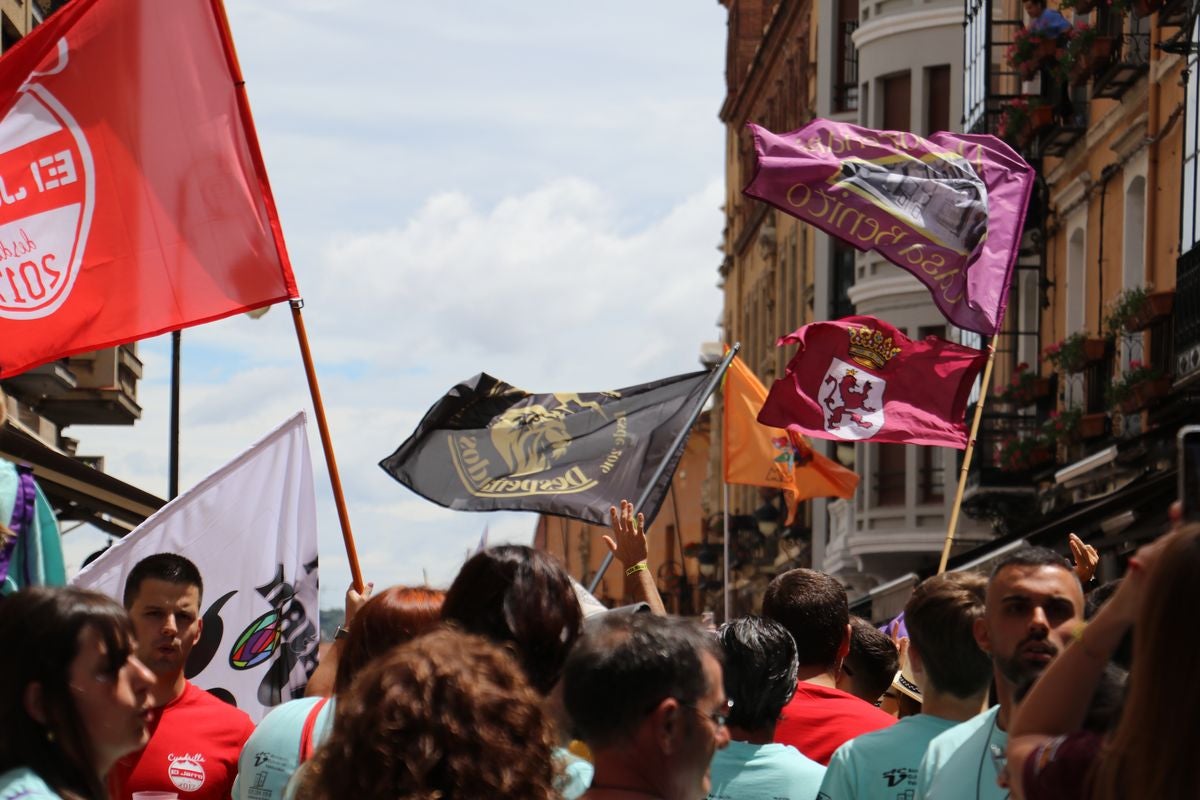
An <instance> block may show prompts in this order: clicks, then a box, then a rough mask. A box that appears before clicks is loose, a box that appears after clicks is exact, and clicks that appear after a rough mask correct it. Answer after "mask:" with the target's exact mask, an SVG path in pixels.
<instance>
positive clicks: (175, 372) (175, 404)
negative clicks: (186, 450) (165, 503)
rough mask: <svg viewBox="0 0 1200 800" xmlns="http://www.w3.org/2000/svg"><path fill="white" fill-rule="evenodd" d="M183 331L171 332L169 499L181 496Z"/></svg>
mask: <svg viewBox="0 0 1200 800" xmlns="http://www.w3.org/2000/svg"><path fill="white" fill-rule="evenodd" d="M182 343H183V333H182V331H172V332H171V433H170V440H171V441H170V445H169V447H168V456H167V493H168V494H167V499H168V500H174V499H175V498H176V497H178V496H179V383H180V374H179V373H180V369H179V354H180V350H182V349H183V345H182Z"/></svg>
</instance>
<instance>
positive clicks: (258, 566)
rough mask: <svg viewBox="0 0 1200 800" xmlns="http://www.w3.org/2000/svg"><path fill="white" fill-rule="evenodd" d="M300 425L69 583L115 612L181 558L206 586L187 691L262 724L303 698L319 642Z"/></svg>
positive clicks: (309, 488)
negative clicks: (164, 556) (151, 567)
mask: <svg viewBox="0 0 1200 800" xmlns="http://www.w3.org/2000/svg"><path fill="white" fill-rule="evenodd" d="M304 419H305V417H304V413H303V412H300V413H297V414H296V415H295V416H294V417H292V418H291V419H289V420H288V421H287V422H285V423H283V424H282V425H280V426H279V427H278V428H276V429H275V430H274V431H272V432H271V433H270V434H268V435H267V436H266V437H265V438H263V439H262V440H261V441H259V442H258V443H257V444H255V445H254V446H252V447H251V448H250V449H249V450H247V451H245V452H244V453H242V454H241V455H240V456H238V457H237V458H235V459H234V460H233V461H231V462H229V463H228V464H226V465H225V466H224V467H222V468H221V469H219V470H217V471H216V472H214V473H213V474H212V475H210V476H208V477H207V478H205V479H204V480H203V481H202V482H201V483H200V484H199V485H197V486H196V487H195V488H193V489H192V490H190V491H188V492H185V493H184V494H182V495H180V496H179V497H177V498H175V499H174V500H172V501H171V502H170V503H168V504H167V505H165V506H163V507H162V509H160V510H159V511H158V512H157V513H156V514H154V515H153V516H152V517H150V518H149V519H147V520H146V521H145V522H143V523H142V524H141V525H139V526H138V527H137V529H136V530H134V531H133V532H132V533H131V534H129V535H128V536H126V537H125V538H124V539H122V540H120V541H119V542H117V543H116V544H114V545H113V546H112V547H111V548H109V549H108V550H107V551H106V552H105V553H104V555H102V556H100V557H99V558H97V559H96V560H95V561H93V562H92V563H91V564H89V565H88V566H87V567H85V568H84V569H83V570H82V571H81V572H80V573H79V575H78V576H76V578H75V580H74V581H72V583H73V584H74V585H75V586H79V587H82V588H85V589H93V590H95V591H98V592H103V593H104V594H107V595H109V596H111V597H114V598H116V599H117V602H120V601H121V596H122V593H123V592H124V589H125V577H126V576H127V575H128V574H129V571H130V570H132V569H133V566H134V565H135V564H137V562H138V561H140V560H142V559H143V558H145V557H146V556H149V555H153V554H155V553H178V554H179V555H182V556H184V557H186V558H188V559H190V560H191V561H193V562H194V563H195V564H196V566H197V567H198V568H199V570H200V575H201V576H202V577H203V579H204V598H203V607H204V631H203V634H202V635H201V637H200V641H199V642H197V643H196V646H195V647H194V648H193V649H192V653H191V656H190V657H189V658H188V663H187V669H186V675H187V678H188V680H190V681H192V682H193V683H195V684H196V685H197V686H200V687H201V688H204V689H208V690H209V691H210V692H213V693H214V694H216V695H218V696H220V697H222V698H224V699H227V700H229V701H230V702H233V703H235V704H236V705H237V707H238V708H240V709H242V710H243V711H245V712H246V713H247V714H249V715H250V717H251V718H252V719H253V720H254V721H255V722H257V721H258V720H260V719H262V717H263V716H264V715H265V714H266V713H267V711H268V710H269V707H270V706H273V705H276V704H278V703H281V702H284V701H286V700H291V699H293V698H294V697H300V696H301V692H302V691H303V686H304V684H305V683H306V682H307V680H308V676H309V675H310V674H311V673H312V670H313V668H314V667H315V666H316V659H317V644H318V640H319V636H320V630H319V624H318V606H317V602H318V595H317V513H316V503H315V499H314V496H313V477H312V462H311V460H310V458H309V453H308V438H307V435H306V433H305V426H304Z"/></svg>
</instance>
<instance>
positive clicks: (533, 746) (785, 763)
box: [0, 503, 1200, 800]
mask: <svg viewBox="0 0 1200 800" xmlns="http://www.w3.org/2000/svg"><path fill="white" fill-rule="evenodd" d="M640 522H641V521H640V518H638V517H635V515H634V513H633V509H632V507H630V506H629V505H628V504H627V503H622V505H621V507H620V509H616V508H614V509H613V513H612V530H613V535H612V537H607V543H608V546H609V547H610V549H611V550H612V551H613V552H614V553H615V554H616V556H617V558H618V559H619V560H621V561H622V562H624V564H625V566H626V568H627V569H632V573H630V574H637V573H639V572H646V570H644V569H642V570H639V569H637V567H638V565H639V564H644V562H645V559H646V547H645V538H644V533H643V528H642V526H641V524H640ZM1071 547H1072V552H1073V553H1074V554H1075V556H1076V561H1077V563H1076V564H1075V565H1072V564H1071V563H1070V562H1069V561H1068V560H1067V559H1065V558H1063V557H1062V556H1060V555H1059V554H1057V553H1055V552H1053V551H1051V550H1047V549H1043V548H1037V547H1028V546H1027V547H1023V548H1021V549H1019V550H1016V551H1014V552H1011V553H1009V554H1007V555H1005V556H1003V558H1002V559H1001V560H999V561H998V563H996V564H995V565H994V566H993V568H992V571H991V574H990V575H988V576H985V575H982V574H978V573H973V572H958V573H950V574H946V575H938V576H935V577H931V578H928V579H926V580H925V581H923V582H922V583H920V584H919V585H918V586H917V587H916V588H915V590H914V591H913V593H912V596H911V597H910V598H909V600H908V602H907V604H906V606H905V608H904V612H903V614H902V615H901V617H900V618H897V619H896V620H894V621H892V622H891V623H890V624H888V625H886V626H885V627H884V628H883V629H882V630H881V629H879V628H877V627H875V626H874V625H872V624H870V623H869V622H867V621H865V620H859V619H852V618H851V616H850V614H849V611H848V604H847V596H846V592H845V590H844V588H843V587H842V586H841V584H840V583H838V581H837V580H835V579H834V578H832V577H830V576H829V575H825V574H823V573H820V572H816V571H813V570H808V569H793V570H790V571H787V572H784V573H782V574H780V575H778V576H777V577H776V578H775V579H774V580H773V581H772V582H771V584H770V585H769V587H768V588H767V591H766V594H765V596H764V598H763V603H762V609H761V615H752V616H746V617H741V618H738V619H733V620H729V621H727V622H726V623H725V624H723V625H722V626H720V627H719V628H718V629H715V630H713V629H707V628H705V627H703V626H701V625H700V624H699V623H698V622H696V621H694V620H691V619H686V618H680V617H673V616H669V615H667V614H665V613H664V612H663V611H662V608H663V607H662V603H661V599H660V598H658V597H657V596H656V593H655V590H654V587H653V582H652V581H642V582H638V583H637V585H638V586H640V587H641V591H643V592H644V593H645V595H646V596H645V598H644V600H645V602H644V603H643V604H640V605H638V606H634V607H627V608H623V609H614V610H605V609H602V608H596V607H595V606H594V604H588V603H585V602H583V601H582V599H583V598H585V597H586V593H584V592H583V590H582V587H579V586H578V584H576V583H574V582H573V581H572V580H571V578H570V577H569V576H568V575H567V573H566V572H565V570H564V569H563V567H562V566H561V564H560V563H559V562H558V561H557V560H555V559H554V558H553V557H552V556H550V555H548V554H547V553H545V552H542V551H538V550H534V549H531V548H528V547H522V546H516V545H504V546H500V547H494V548H491V549H486V550H483V551H481V552H479V553H476V554H475V555H474V556H473V557H471V558H470V559H469V560H468V561H467V562H466V563H465V564H464V565H463V567H462V570H461V571H460V573H459V575H458V577H457V578H456V579H455V580H454V582H453V584H452V585H451V586H450V588H449V589H448V590H447V591H445V592H441V591H437V590H433V589H430V588H427V587H391V588H388V589H385V590H383V591H380V592H378V593H374V592H373V591H372V590H371V587H366V588H365V589H364V591H362V592H359V591H356V590H354V589H351V590H350V591H349V592H348V594H347V602H346V620H345V624H344V626H343V627H341V628H339V630H338V634H337V636H336V638H335V640H334V642H333V643H332V646H331V647H330V648H329V649H328V650H327V651H326V653H325V655H324V656H323V658H322V660H321V663H320V666H319V667H318V669H317V671H316V673H314V675H313V676H312V678H311V680H310V682H309V687H308V692H309V695H310V696H309V697H306V698H304V699H299V700H293V701H290V702H287V703H284V704H282V705H280V706H278V707H276V708H275V709H274V710H272V711H271V713H269V714H268V715H267V716H266V717H265V718H264V719H263V720H262V721H261V722H260V723H259V724H258V725H257V726H255V725H253V724H252V723H251V721H250V718H249V717H248V716H247V715H246V714H245V713H243V712H242V711H239V710H238V709H237V708H235V707H234V706H232V705H230V704H228V703H227V702H225V701H224V700H222V699H219V698H217V697H215V696H213V695H211V694H209V693H208V692H205V691H204V690H202V689H200V688H199V687H197V686H195V685H193V684H192V683H191V682H190V681H188V680H187V678H186V677H185V666H186V663H187V659H188V656H189V654H190V652H191V650H192V647H193V646H194V645H195V644H196V643H197V642H198V641H199V639H200V634H201V631H202V628H203V618H202V615H201V608H202V597H203V578H202V576H201V575H200V574H199V572H198V571H197V570H196V568H195V566H194V565H192V564H191V563H190V562H189V561H187V560H186V559H184V558H182V557H180V556H178V555H174V554H169V553H163V554H158V555H154V556H150V557H149V558H146V559H144V560H143V561H141V562H140V563H139V564H138V565H137V566H136V567H135V568H134V569H133V570H132V572H131V573H130V575H129V577H128V580H127V582H126V585H125V587H124V597H123V604H119V603H117V602H116V601H114V600H112V599H110V598H107V597H104V596H102V595H99V594H95V593H92V592H88V591H83V590H79V589H73V588H27V589H22V590H21V591H19V592H16V593H15V594H13V595H11V596H9V597H7V598H5V599H3V600H2V601H0V641H3V642H5V643H7V644H8V646H9V647H10V652H8V653H6V654H5V656H4V657H3V658H0V709H2V713H3V717H2V718H3V720H4V723H3V724H2V725H0V800H53V799H54V798H64V799H66V800H103V799H104V798H113V800H169V799H170V798H172V797H177V798H183V800H229V798H234V800H282V799H283V798H289V799H290V798H302V799H303V798H314V799H315V800H333V799H334V798H342V797H352V798H355V800H384V798H389V799H392V798H413V799H414V800H415V799H416V798H422V799H424V798H428V799H429V800H433V798H441V799H442V800H449V799H450V798H472V799H474V798H530V799H531V800H542V799H543V798H546V799H549V798H568V799H569V800H573V799H574V798H579V797H583V798H587V799H588V800H622V799H624V798H662V799H663V800H701V799H702V798H709V799H710V800H760V799H767V798H770V799H773V800H778V799H780V798H783V799H787V800H816V799H818V798H819V799H820V800H851V799H852V798H879V799H880V800H910V799H912V798H935V799H942V798H953V799H955V800H957V799H959V798H1007V797H1013V798H1017V800H1021V799H1023V798H1028V800H1040V799H1041V798H1089V799H1092V800H1113V799H1115V798H1141V797H1164V798H1190V797H1200V778H1197V777H1196V774H1195V773H1194V772H1193V771H1192V770H1191V769H1190V756H1191V749H1192V746H1193V739H1192V738H1191V736H1190V735H1189V733H1188V730H1189V728H1190V725H1191V721H1192V720H1193V719H1194V718H1195V716H1194V713H1195V712H1197V711H1200V708H1197V707H1196V706H1197V704H1198V698H1200V693H1197V692H1195V691H1193V690H1192V689H1191V688H1190V687H1191V686H1193V685H1195V684H1194V681H1193V680H1192V678H1193V676H1194V675H1195V674H1197V668H1198V667H1200V663H1197V662H1198V661H1200V656H1198V655H1197V649H1196V648H1189V647H1187V646H1185V645H1181V639H1180V637H1179V635H1178V632H1179V631H1180V630H1185V629H1186V627H1187V620H1185V618H1184V615H1185V614H1189V613H1190V612H1191V610H1192V609H1193V608H1195V607H1196V606H1197V603H1194V602H1193V600H1196V601H1200V525H1197V524H1189V525H1182V526H1180V525H1175V526H1174V527H1173V528H1172V530H1170V531H1169V532H1167V533H1165V534H1164V535H1163V536H1161V537H1159V538H1158V539H1157V540H1156V541H1154V542H1152V543H1151V544H1149V545H1147V546H1145V547H1143V548H1142V549H1141V550H1139V551H1138V552H1137V554H1136V555H1135V556H1134V557H1133V558H1131V559H1130V562H1129V568H1128V572H1127V574H1126V576H1125V577H1124V579H1122V580H1121V581H1120V582H1119V584H1117V585H1115V586H1105V587H1097V588H1095V589H1092V590H1091V592H1085V585H1084V584H1086V583H1088V582H1089V581H1088V578H1090V575H1089V572H1090V568H1091V567H1094V563H1092V564H1087V563H1082V564H1081V563H1078V562H1086V561H1087V560H1088V556H1089V551H1087V549H1086V548H1085V547H1084V546H1083V545H1082V543H1080V542H1078V541H1077V540H1072V543H1071ZM1091 555H1092V556H1094V553H1091ZM1081 573H1082V578H1083V580H1082V581H1081ZM585 609H587V610H586V613H585ZM1086 617H1090V622H1089V621H1085V618H1086ZM1130 640H1131V641H1132V645H1131V646H1130V644H1129V642H1130ZM164 793H165V794H164Z"/></svg>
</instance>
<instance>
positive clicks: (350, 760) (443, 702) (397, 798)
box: [297, 628, 558, 800]
mask: <svg viewBox="0 0 1200 800" xmlns="http://www.w3.org/2000/svg"><path fill="white" fill-rule="evenodd" d="M553 747H554V744H553V732H552V728H551V724H550V720H549V718H548V717H547V716H546V714H545V712H544V711H543V710H542V702H541V698H540V697H539V696H538V694H537V693H536V692H535V691H534V690H533V689H532V688H531V687H530V686H529V683H528V681H527V680H526V679H525V676H524V674H523V673H522V671H521V668H520V667H519V666H518V665H517V663H516V661H514V660H513V658H512V656H511V655H510V654H508V653H507V652H505V651H504V650H502V649H501V648H499V647H497V646H496V645H494V644H492V643H491V642H489V641H487V640H486V639H483V638H481V637H479V636H473V635H470V634H466V633H462V632H460V631H455V630H453V629H448V628H444V629H441V630H437V631H434V632H433V633H429V634H426V635H424V636H421V637H419V638H417V639H414V640H413V641H411V642H409V643H407V644H403V645H400V646H399V647H397V648H395V649H394V650H393V651H392V652H391V653H389V654H388V655H386V656H383V657H381V658H377V659H375V660H374V661H372V662H371V663H370V664H369V665H368V666H367V667H366V668H364V669H363V670H362V671H361V672H360V673H359V675H358V677H357V678H355V680H354V682H353V683H352V684H351V686H350V689H349V691H348V692H346V693H344V694H342V695H340V696H339V697H338V708H337V714H336V716H335V719H334V723H333V731H332V733H331V734H330V736H329V738H328V739H326V740H325V743H324V744H323V745H322V746H321V748H320V749H319V750H318V751H317V753H316V755H314V757H313V759H312V760H311V761H310V762H309V763H308V765H307V766H306V768H305V770H304V771H303V772H302V773H301V776H302V777H301V779H300V780H301V783H300V786H299V792H298V793H297V797H304V798H313V799H314V800H335V799H336V798H342V797H353V798H356V800H435V799H440V800H446V799H447V798H459V797H461V798H468V797H480V798H482V797H520V798H528V800H551V798H557V797H558V794H557V793H556V791H555V789H554V779H555V766H554V759H553Z"/></svg>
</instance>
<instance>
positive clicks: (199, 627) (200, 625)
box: [192, 617, 204, 647]
mask: <svg viewBox="0 0 1200 800" xmlns="http://www.w3.org/2000/svg"><path fill="white" fill-rule="evenodd" d="M203 635H204V617H200V618H199V619H197V620H196V635H195V636H194V637H193V638H192V646H193V647H195V646H196V645H197V644H199V643H200V637H201V636H203Z"/></svg>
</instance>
